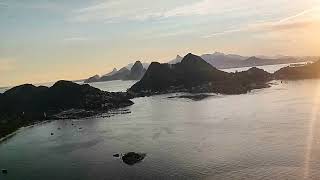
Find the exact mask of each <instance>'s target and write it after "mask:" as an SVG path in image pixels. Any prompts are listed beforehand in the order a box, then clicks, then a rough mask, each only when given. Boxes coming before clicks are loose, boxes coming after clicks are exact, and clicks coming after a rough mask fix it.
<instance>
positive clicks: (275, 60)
mask: <svg viewBox="0 0 320 180" xmlns="http://www.w3.org/2000/svg"><path fill="white" fill-rule="evenodd" d="M200 57H201V58H202V59H204V60H205V61H206V62H208V63H209V64H211V65H212V66H214V67H216V68H218V69H228V68H240V67H253V66H264V65H274V64H286V63H298V62H305V61H315V60H317V59H318V58H319V57H311V56H305V57H295V56H281V55H278V56H272V57H268V56H251V57H247V56H240V55H236V54H224V53H220V52H215V53H213V54H203V55H201V56H200ZM181 60H182V57H181V56H179V55H177V57H176V58H175V59H173V60H171V61H169V64H175V63H177V62H180V61H181Z"/></svg>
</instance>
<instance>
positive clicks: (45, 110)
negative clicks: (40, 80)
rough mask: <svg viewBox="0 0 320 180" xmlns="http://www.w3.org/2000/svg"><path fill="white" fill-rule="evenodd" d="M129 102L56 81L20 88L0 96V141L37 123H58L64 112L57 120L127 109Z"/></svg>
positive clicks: (122, 97) (121, 95)
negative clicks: (19, 129) (49, 121)
mask: <svg viewBox="0 0 320 180" xmlns="http://www.w3.org/2000/svg"><path fill="white" fill-rule="evenodd" d="M130 98H131V97H130V96H128V94H127V93H122V92H119V93H113V92H112V93H111V92H105V91H101V90H99V89H97V88H94V87H91V86H90V85H88V84H84V85H79V84H76V83H73V82H70V81H58V82H56V83H55V84H54V85H53V86H52V87H45V86H39V87H36V86H34V85H31V84H25V85H20V86H17V87H14V88H12V89H10V90H8V91H6V92H4V93H3V94H0V137H2V136H5V135H7V134H9V133H11V132H13V131H15V130H16V129H18V128H19V127H21V126H25V125H28V124H32V123H34V122H37V121H43V120H48V119H59V117H60V116H59V114H60V113H62V112H64V111H67V110H69V113H64V114H63V116H61V117H63V118H68V116H70V117H77V118H81V117H86V116H92V115H95V114H98V113H103V112H107V111H109V110H111V109H116V108H121V107H126V106H130V105H132V104H133V102H132V101H131V100H130ZM72 112H74V113H72Z"/></svg>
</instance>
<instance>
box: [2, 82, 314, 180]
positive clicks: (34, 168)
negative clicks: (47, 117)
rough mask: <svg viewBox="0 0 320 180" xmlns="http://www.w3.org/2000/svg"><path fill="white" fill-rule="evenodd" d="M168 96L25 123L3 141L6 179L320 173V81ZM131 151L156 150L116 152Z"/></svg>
mask: <svg viewBox="0 0 320 180" xmlns="http://www.w3.org/2000/svg"><path fill="white" fill-rule="evenodd" d="M118 83H119V84H121V81H120V82H118ZM106 84H107V85H105V86H104V85H103V83H102V84H99V86H100V88H101V89H108V87H106V86H109V85H110V84H108V83H106ZM94 86H98V85H94ZM120 86H121V87H123V88H124V89H126V88H127V87H125V85H124V84H123V85H119V86H118V87H120ZM169 96H172V94H171V95H161V96H153V97H145V98H136V99H134V100H133V101H134V102H135V104H134V105H133V106H131V107H129V108H128V109H129V110H130V111H131V113H129V114H119V115H115V116H111V117H97V118H89V119H81V120H62V121H52V122H49V123H45V124H40V125H36V126H34V127H32V128H26V129H23V130H22V131H20V132H19V133H18V134H16V135H15V136H13V137H12V138H10V139H9V140H7V141H5V142H2V143H1V144H0V169H2V168H6V169H8V172H9V173H8V174H7V175H0V179H5V180H7V179H8V180H20V179H30V180H42V179H46V180H56V179H59V180H60V179H67V180H80V179H84V180H91V179H95V180H104V179H106V180H107V179H223V180H225V179H279V180H280V179H297V180H299V179H303V178H304V177H308V178H306V179H319V178H320V161H319V160H320V157H319V155H320V153H319V150H320V144H319V143H320V141H319V137H320V136H319V135H320V132H319V131H318V129H319V128H320V122H318V119H319V117H320V116H319V115H320V114H319V110H320V109H319V108H320V101H319V100H320V80H305V81H295V82H283V83H281V82H274V84H273V85H272V87H271V88H267V89H261V90H256V91H253V92H251V93H248V94H243V95H215V96H213V97H210V98H208V99H205V100H202V101H191V100H186V99H168V98H167V97H169ZM72 123H74V124H75V125H76V127H74V126H72V125H71V124H72ZM79 127H82V128H83V129H81V130H79ZM58 128H61V130H58ZM51 132H54V135H53V136H51V135H50V133H51ZM129 151H135V152H143V153H147V156H146V158H145V159H144V160H143V161H142V162H141V163H138V164H136V165H134V166H128V165H126V164H124V163H123V162H122V161H121V160H120V159H117V158H114V157H113V156H112V155H113V154H114V153H125V152H129Z"/></svg>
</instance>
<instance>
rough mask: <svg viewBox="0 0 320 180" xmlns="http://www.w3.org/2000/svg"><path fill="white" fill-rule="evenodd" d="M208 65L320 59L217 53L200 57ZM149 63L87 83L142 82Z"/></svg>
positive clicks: (234, 65) (116, 71) (283, 62)
mask: <svg viewBox="0 0 320 180" xmlns="http://www.w3.org/2000/svg"><path fill="white" fill-rule="evenodd" d="M200 57H201V58H202V59H203V60H205V61H206V62H207V63H209V64H211V65H212V66H213V67H215V68H217V69H229V68H241V67H254V66H264V65H274V64H287V63H299V62H306V61H316V60H318V59H319V57H315V56H301V57H296V56H282V55H276V56H251V57H250V56H241V55H237V54H224V53H221V52H215V53H213V54H203V55H201V56H200ZM182 59H183V57H182V56H180V55H177V56H176V58H174V59H172V60H170V61H169V62H168V64H176V63H179V62H181V61H182ZM149 65H150V64H149V63H141V62H140V61H136V62H135V63H131V64H128V65H127V66H125V67H123V68H121V69H120V70H119V71H118V70H117V69H116V68H114V69H113V71H111V72H109V73H107V74H105V75H102V76H101V77H100V76H99V75H94V76H92V77H90V78H88V79H87V80H85V81H84V82H85V83H90V82H98V81H112V80H140V79H141V78H142V76H143V74H144V73H145V72H146V69H148V67H149Z"/></svg>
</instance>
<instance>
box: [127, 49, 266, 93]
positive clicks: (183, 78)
mask: <svg viewBox="0 0 320 180" xmlns="http://www.w3.org/2000/svg"><path fill="white" fill-rule="evenodd" d="M271 79H272V75H271V74H270V73H268V72H266V71H264V70H261V69H258V68H251V69H249V70H248V71H244V72H239V73H227V72H224V71H220V70H218V69H216V68H215V67H213V66H211V65H210V64H209V63H207V62H206V61H204V60H203V59H202V58H201V57H199V56H196V55H193V54H191V53H189V54H188V55H186V56H185V57H184V58H183V59H182V61H181V62H180V63H177V64H160V63H157V62H153V63H151V65H150V66H149V68H148V70H147V72H146V73H145V75H144V76H143V78H142V79H141V80H140V81H139V82H137V83H136V84H134V85H133V86H132V87H131V88H130V89H129V92H131V93H134V94H138V95H141V96H143V95H151V94H158V93H170V92H198V93H200V92H214V93H222V94H241V93H246V92H248V91H250V90H252V89H257V88H262V87H267V86H268V85H267V84H266V83H267V82H268V81H270V80H271Z"/></svg>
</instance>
